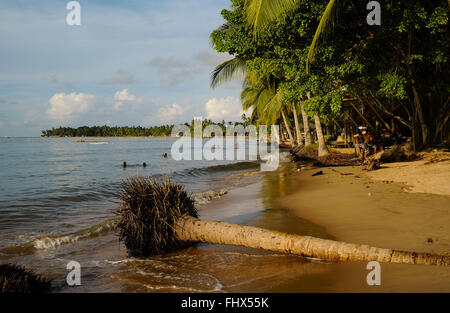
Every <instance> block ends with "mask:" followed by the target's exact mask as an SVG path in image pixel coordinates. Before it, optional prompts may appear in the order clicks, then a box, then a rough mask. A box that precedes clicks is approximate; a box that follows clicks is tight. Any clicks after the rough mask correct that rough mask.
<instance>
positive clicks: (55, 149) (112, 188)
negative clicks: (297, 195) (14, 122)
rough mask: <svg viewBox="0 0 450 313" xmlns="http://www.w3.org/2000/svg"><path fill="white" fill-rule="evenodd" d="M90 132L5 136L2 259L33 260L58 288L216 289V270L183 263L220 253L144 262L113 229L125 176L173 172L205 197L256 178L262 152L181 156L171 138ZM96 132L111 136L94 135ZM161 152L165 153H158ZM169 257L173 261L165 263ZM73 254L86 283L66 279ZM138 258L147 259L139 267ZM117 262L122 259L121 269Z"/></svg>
mask: <svg viewBox="0 0 450 313" xmlns="http://www.w3.org/2000/svg"><path fill="white" fill-rule="evenodd" d="M84 140H85V142H78V141H80V140H77V139H76V138H1V139H0V160H1V162H0V264H1V263H17V264H21V265H24V266H26V267H28V268H31V269H33V270H35V271H36V272H37V273H39V274H42V275H44V276H46V277H47V278H50V279H53V280H54V284H56V286H55V289H54V290H55V291H68V292H72V291H88V292H92V291H116V292H118V291H130V292H133V291H187V290H190V289H192V291H195V290H198V291H208V290H209V291H214V290H215V289H217V290H219V289H220V288H219V287H220V286H219V284H213V282H214V279H213V278H212V277H213V276H211V275H209V274H206V273H204V272H202V271H201V270H195V269H192V268H191V269H187V268H186V266H185V265H183V264H185V263H186V260H193V258H195V259H196V260H197V261H198V263H199V264H201V267H202V268H204V267H208V265H206V264H204V263H203V262H205V261H207V262H208V263H209V262H210V260H212V259H211V257H213V256H214V253H217V252H214V251H213V252H211V253H210V252H205V251H203V250H202V249H200V250H198V249H194V250H192V251H194V252H192V251H191V252H188V253H187V254H186V252H180V253H181V254H176V255H175V256H168V259H164V258H165V257H161V258H163V259H162V260H164V261H161V259H160V258H159V257H156V258H151V259H149V260H147V262H146V263H142V260H133V259H129V258H128V257H127V255H126V249H125V247H124V246H123V245H122V244H121V243H119V241H118V237H117V232H116V230H115V214H114V211H115V210H116V209H117V208H118V205H119V202H118V198H119V193H120V191H121V187H122V183H123V181H124V180H126V179H127V178H128V177H130V176H135V175H141V176H148V175H152V176H164V175H168V176H169V177H170V178H171V179H172V180H173V181H176V182H178V183H181V184H183V185H184V186H185V188H186V189H187V191H188V192H191V193H192V194H193V195H194V197H195V199H196V201H197V202H198V206H201V205H204V204H205V203H209V202H211V201H214V199H216V198H220V197H221V196H222V195H224V194H225V193H227V191H228V190H229V189H230V188H233V187H236V186H238V185H239V184H242V183H243V181H245V179H248V180H252V182H255V181H256V180H257V178H256V177H253V176H252V175H250V176H248V175H246V173H247V174H248V173H249V172H251V173H253V174H257V173H258V172H259V170H260V163H259V161H249V160H247V161H246V160H243V161H227V160H223V161H204V160H203V161H202V160H200V161H198V160H197V161H185V160H184V161H175V160H173V159H172V157H171V155H170V151H171V146H172V144H173V143H174V140H176V139H174V138H86V139H84ZM95 141H97V142H108V144H101V145H99V144H91V142H95ZM247 144H248V143H247ZM162 152H164V153H168V157H167V158H163V157H161V153H162ZM123 162H126V163H127V166H126V167H125V168H124V167H123V166H122V163H123ZM143 162H145V163H146V165H147V166H146V167H143V166H142V163H143ZM236 177H238V179H236ZM252 207H255V208H256V207H258V206H257V204H255V203H250V206H249V209H250V211H251V210H253V211H255V210H254V209H252ZM259 209H261V207H260V208H259ZM244 213H245V212H244ZM233 214H234V215H239V214H240V213H237V214H235V213H233ZM233 214H231V215H230V213H229V212H228V213H226V214H224V215H223V217H224V219H227V217H230V216H234V215H233ZM206 215H208V214H206ZM219 215H220V214H219ZM209 217H211V218H216V217H218V215H217V214H216V215H214V214H212V215H211V214H210V215H209ZM238 220H239V219H238ZM240 221H242V219H241V220H240ZM208 249H209V248H208ZM193 255H197V256H196V257H193ZM219 255H221V253H220V252H219ZM220 257H221V256H220ZM171 258H175V259H174V260H175V261H174V262H172V261H170V262H169V261H168V260H171ZM213 258H214V257H213ZM244 259H245V257H244ZM71 260H75V261H77V262H79V263H80V264H81V265H82V269H83V275H82V277H83V285H82V286H81V287H80V288H78V289H76V290H75V289H71V288H68V287H67V285H66V284H65V275H66V274H67V269H66V264H67V263H68V262H70V261H71ZM176 260H178V261H176ZM202 260H203V261H202ZM161 262H162V263H164V264H166V263H167V264H166V265H161ZM136 264H141V265H142V264H144V265H145V266H144V267H143V268H139V267H138V268H136ZM121 265H122V266H123V265H125V267H122V270H118V267H119V266H121ZM216 265H217V262H216ZM199 266H200V265H199ZM148 267H150V268H151V271H150V272H148V271H146V270H148ZM154 267H156V268H154ZM158 269H159V270H158ZM167 271H169V272H167ZM174 271H175V272H174ZM171 272H172V274H170V273H171ZM208 275H209V276H208ZM130 277H131V278H130ZM210 284H213V285H211V286H210Z"/></svg>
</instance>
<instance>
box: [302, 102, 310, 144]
mask: <svg viewBox="0 0 450 313" xmlns="http://www.w3.org/2000/svg"><path fill="white" fill-rule="evenodd" d="M300 110H301V112H302V119H303V131H304V132H305V146H309V145H310V144H312V140H311V131H310V130H309V121H308V115H307V114H306V112H305V103H304V102H303V101H300Z"/></svg>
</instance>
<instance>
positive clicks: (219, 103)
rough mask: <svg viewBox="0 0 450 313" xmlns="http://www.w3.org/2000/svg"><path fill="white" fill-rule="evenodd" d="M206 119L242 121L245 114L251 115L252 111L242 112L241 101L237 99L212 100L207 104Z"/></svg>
mask: <svg viewBox="0 0 450 313" xmlns="http://www.w3.org/2000/svg"><path fill="white" fill-rule="evenodd" d="M205 109H206V118H209V119H211V120H215V121H221V120H226V121H240V120H241V116H242V114H243V113H245V114H246V115H248V114H251V111H248V112H245V111H244V110H242V105H241V101H240V100H239V99H237V98H235V97H231V96H229V97H226V98H219V99H217V98H212V99H209V100H208V102H206V104H205Z"/></svg>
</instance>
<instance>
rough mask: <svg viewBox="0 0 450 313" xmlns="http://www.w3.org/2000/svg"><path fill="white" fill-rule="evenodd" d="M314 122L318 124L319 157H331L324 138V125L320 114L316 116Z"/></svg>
mask: <svg viewBox="0 0 450 313" xmlns="http://www.w3.org/2000/svg"><path fill="white" fill-rule="evenodd" d="M314 122H315V124H316V132H317V141H318V142H319V157H323V156H327V155H330V152H329V151H328V148H327V145H326V143H325V138H324V137H323V132H322V124H321V123H320V118H319V114H318V113H316V114H314Z"/></svg>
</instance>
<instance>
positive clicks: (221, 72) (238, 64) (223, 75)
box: [210, 57, 247, 88]
mask: <svg viewBox="0 0 450 313" xmlns="http://www.w3.org/2000/svg"><path fill="white" fill-rule="evenodd" d="M246 70H247V64H246V63H245V61H244V60H242V59H240V58H238V57H234V58H233V59H231V60H228V61H225V62H223V63H222V64H220V65H218V66H216V68H215V69H214V71H213V72H212V73H211V82H210V84H211V88H216V87H217V86H219V85H221V84H223V83H225V82H229V81H230V80H232V79H233V78H235V77H236V75H237V74H242V75H244V74H245V72H246Z"/></svg>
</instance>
